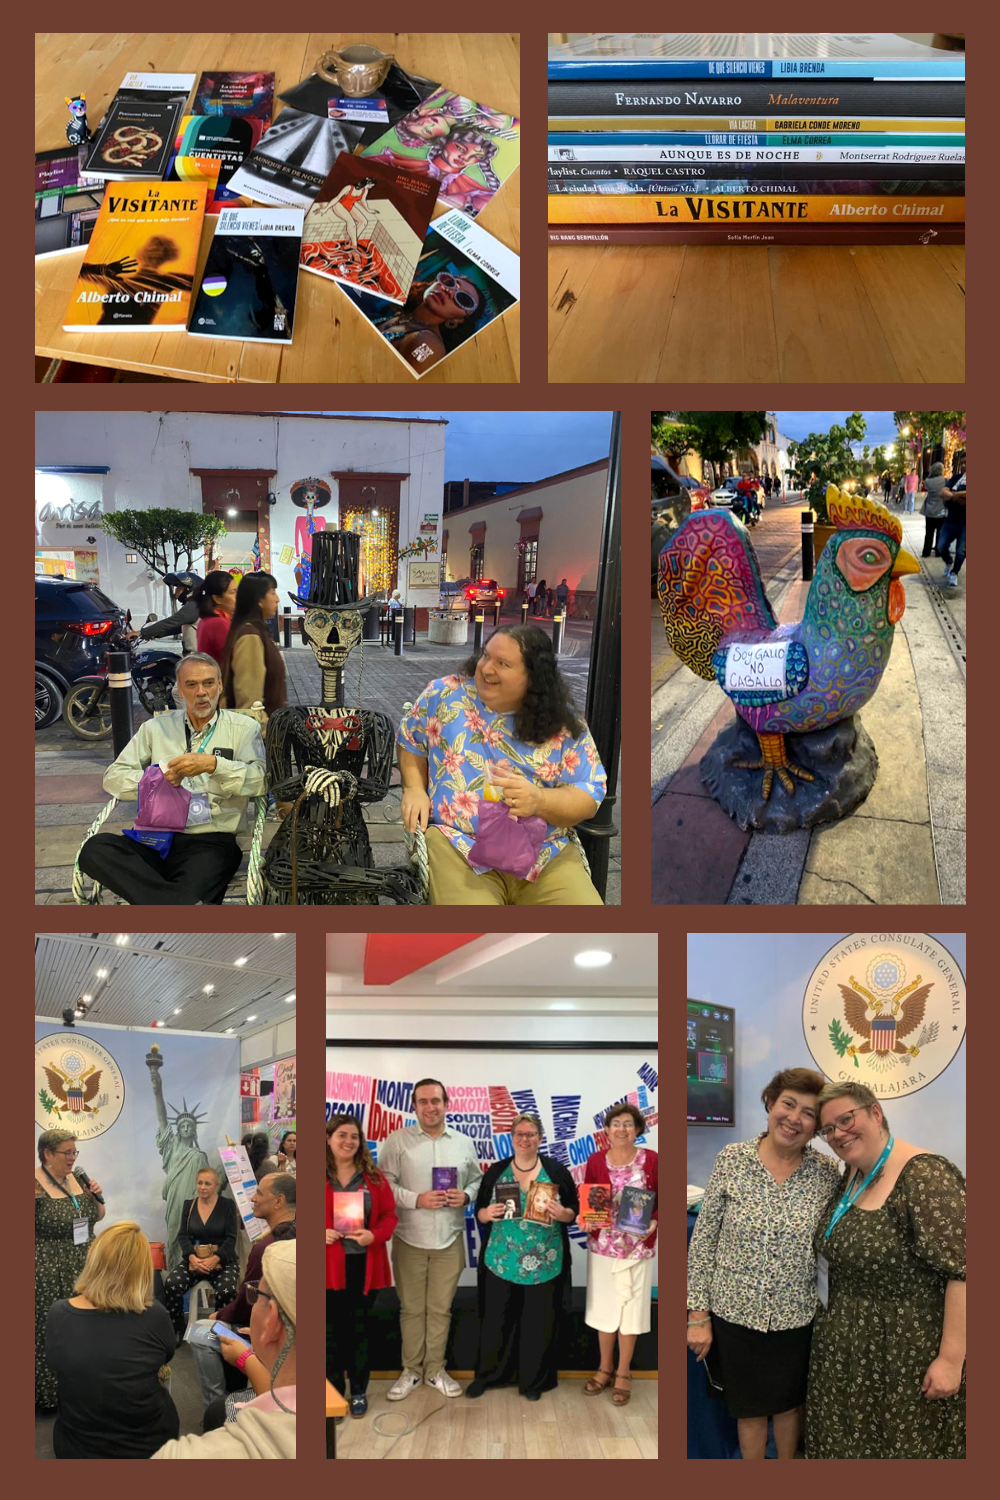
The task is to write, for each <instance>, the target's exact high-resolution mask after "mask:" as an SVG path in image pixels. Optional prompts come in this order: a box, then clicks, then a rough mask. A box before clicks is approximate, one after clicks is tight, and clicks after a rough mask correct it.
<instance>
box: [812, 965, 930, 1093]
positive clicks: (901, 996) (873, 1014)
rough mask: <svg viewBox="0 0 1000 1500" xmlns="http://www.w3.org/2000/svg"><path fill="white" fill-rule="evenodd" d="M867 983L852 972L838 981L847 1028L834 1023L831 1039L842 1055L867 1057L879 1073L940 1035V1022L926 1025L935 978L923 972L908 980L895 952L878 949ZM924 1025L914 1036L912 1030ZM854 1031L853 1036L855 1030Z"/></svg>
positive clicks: (856, 1059)
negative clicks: (846, 980) (925, 980)
mask: <svg viewBox="0 0 1000 1500" xmlns="http://www.w3.org/2000/svg"><path fill="white" fill-rule="evenodd" d="M865 979H866V983H865V984H861V983H860V981H859V980H857V979H855V977H854V975H853V974H852V975H851V976H850V982H849V983H848V984H841V985H838V989H839V990H840V993H841V995H842V996H843V997H844V1019H845V1021H846V1022H847V1025H848V1027H849V1028H850V1030H849V1031H845V1030H844V1029H843V1027H842V1026H841V1024H840V1022H839V1020H837V1019H836V1018H835V1019H834V1020H833V1021H831V1022H830V1040H831V1042H832V1043H833V1046H834V1048H835V1050H836V1051H837V1053H838V1054H839V1055H840V1056H841V1057H849V1058H851V1059H852V1061H853V1063H854V1066H855V1067H856V1068H857V1067H858V1066H859V1065H858V1058H859V1057H866V1058H867V1059H868V1061H869V1063H870V1064H871V1065H872V1066H873V1067H874V1068H875V1069H876V1070H877V1071H879V1072H887V1071H888V1070H890V1069H891V1068H893V1067H895V1066H896V1064H897V1063H899V1062H902V1061H903V1060H904V1059H912V1058H915V1057H916V1056H917V1055H918V1053H919V1052H920V1049H921V1048H922V1047H926V1046H929V1045H930V1044H931V1043H932V1042H934V1041H936V1040H937V1036H938V1030H939V1026H938V1023H937V1021H932V1022H931V1023H930V1024H929V1025H923V1026H922V1023H923V1020H924V1012H925V1010H926V1008H927V997H928V995H929V994H930V992H931V990H932V989H933V988H934V983H933V981H931V983H930V984H924V983H923V982H922V976H921V975H920V974H918V975H917V977H916V978H915V979H914V980H912V981H911V982H910V983H909V984H907V983H906V970H905V968H904V967H903V965H902V963H901V962H900V960H899V959H898V958H897V957H896V955H895V954H885V953H882V954H879V955H878V956H877V957H876V958H874V959H873V960H872V962H871V963H870V964H869V966H868V970H867V972H866V974H865ZM920 1026H922V1030H921V1032H920V1035H919V1036H918V1037H917V1038H916V1039H915V1040H914V1039H913V1033H914V1032H915V1031H916V1030H917V1028H918V1027H920ZM852 1032H853V1033H856V1035H851V1033H852Z"/></svg>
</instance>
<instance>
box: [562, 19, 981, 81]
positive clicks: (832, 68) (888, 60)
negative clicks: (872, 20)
mask: <svg viewBox="0 0 1000 1500" xmlns="http://www.w3.org/2000/svg"><path fill="white" fill-rule="evenodd" d="M549 77H550V78H627V79H629V80H632V79H637V78H642V79H691V78H698V79H701V78H713V79H714V78H741V79H742V78H795V79H804V80H806V81H807V82H813V81H814V80H815V79H817V78H824V79H826V78H866V79H870V80H882V79H891V78H929V79H948V78H955V79H964V77H965V53H964V52H944V51H941V50H940V49H938V48H936V47H925V46H923V45H922V44H921V43H920V42H911V41H910V40H909V39H908V38H906V37H902V36H899V35H898V34H897V33H896V32H888V31H883V32H865V33H861V34H858V33H853V32H831V31H827V32H821V33H815V32H775V31H758V32H750V31H741V32H736V33H725V32H700V33H697V32H648V31H618V32H615V31H602V32H596V33H593V34H590V35H586V36H578V37H574V38H573V40H572V41H570V42H563V43H560V44H558V45H553V46H550V47H549Z"/></svg>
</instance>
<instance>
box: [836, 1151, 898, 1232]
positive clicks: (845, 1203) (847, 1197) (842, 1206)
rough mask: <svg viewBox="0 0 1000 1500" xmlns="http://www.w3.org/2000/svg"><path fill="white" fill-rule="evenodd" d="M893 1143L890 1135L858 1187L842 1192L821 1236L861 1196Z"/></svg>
mask: <svg viewBox="0 0 1000 1500" xmlns="http://www.w3.org/2000/svg"><path fill="white" fill-rule="evenodd" d="M894 1145H895V1140H894V1138H893V1137H892V1136H890V1137H889V1139H888V1140H887V1141H886V1143H885V1150H884V1151H883V1152H882V1155H881V1156H880V1157H879V1159H878V1161H877V1162H876V1163H875V1165H874V1166H873V1167H872V1169H871V1171H870V1172H869V1173H868V1176H867V1177H866V1178H865V1180H864V1182H862V1183H861V1184H860V1186H859V1187H856V1188H855V1189H854V1191H853V1192H852V1191H851V1190H850V1188H848V1190H847V1192H846V1193H845V1194H844V1196H843V1198H841V1200H840V1202H839V1203H838V1204H837V1207H836V1208H835V1209H834V1211H833V1218H832V1219H831V1220H830V1222H829V1224H828V1225H827V1227H826V1233H825V1234H824V1236H823V1238H824V1239H825V1240H828V1239H829V1238H830V1236H831V1234H832V1233H833V1231H834V1229H835V1228H836V1227H837V1225H838V1224H839V1223H840V1221H841V1219H842V1218H843V1217H844V1215H845V1214H846V1212H847V1210H848V1209H849V1208H853V1207H854V1205H855V1203H856V1202H857V1201H858V1199H859V1198H860V1197H861V1194H862V1193H863V1192H864V1190H865V1188H866V1187H867V1186H868V1184H869V1183H870V1182H871V1181H872V1179H873V1178H875V1177H877V1176H878V1174H879V1173H880V1172H881V1170H882V1168H883V1167H884V1166H885V1164H886V1162H887V1161H888V1159H889V1152H890V1151H891V1150H892V1148H893V1146H894Z"/></svg>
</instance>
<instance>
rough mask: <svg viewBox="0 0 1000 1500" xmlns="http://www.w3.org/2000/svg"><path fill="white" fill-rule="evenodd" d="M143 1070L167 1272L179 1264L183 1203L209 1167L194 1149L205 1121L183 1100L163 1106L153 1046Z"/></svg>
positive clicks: (160, 1060)
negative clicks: (151, 1107)
mask: <svg viewBox="0 0 1000 1500" xmlns="http://www.w3.org/2000/svg"><path fill="white" fill-rule="evenodd" d="M146 1067H147V1068H148V1069H149V1077H150V1082H151V1083H152V1085H153V1099H154V1101H155V1103H156V1120H157V1125H158V1127H159V1128H158V1129H157V1132H156V1149H157V1150H158V1151H159V1153H160V1159H161V1161H162V1162H163V1173H164V1176H163V1201H164V1205H165V1206H164V1217H165V1219H166V1221H167V1241H166V1247H167V1270H168V1271H172V1270H174V1268H175V1267H176V1266H178V1265H180V1262H181V1251H180V1246H179V1245H178V1243H177V1234H178V1231H179V1229H180V1225H181V1211H182V1209H183V1206H184V1200H185V1199H186V1198H194V1197H195V1196H196V1194H195V1179H196V1178H197V1176H198V1173H199V1172H200V1171H201V1169H202V1167H207V1166H208V1164H209V1163H208V1157H207V1156H206V1155H205V1153H204V1151H203V1150H202V1149H201V1147H200V1146H199V1145H198V1121H199V1119H205V1118H206V1117H205V1116H204V1115H199V1114H198V1106H197V1104H196V1105H195V1106H194V1108H193V1109H188V1104H187V1099H186V1098H183V1097H182V1100H181V1103H182V1106H183V1107H182V1108H181V1109H176V1108H175V1107H174V1105H172V1104H169V1103H168V1104H167V1105H165V1104H164V1102H163V1080H162V1078H161V1077H160V1069H161V1068H162V1067H163V1055H162V1053H161V1052H160V1049H159V1047H158V1046H157V1045H156V1043H155V1042H154V1043H153V1045H152V1047H150V1049H149V1051H148V1052H147V1053H146ZM168 1108H169V1109H170V1110H171V1111H172V1113H173V1116H174V1120H173V1126H172V1127H171V1124H170V1121H169V1120H168V1119H167V1109H168Z"/></svg>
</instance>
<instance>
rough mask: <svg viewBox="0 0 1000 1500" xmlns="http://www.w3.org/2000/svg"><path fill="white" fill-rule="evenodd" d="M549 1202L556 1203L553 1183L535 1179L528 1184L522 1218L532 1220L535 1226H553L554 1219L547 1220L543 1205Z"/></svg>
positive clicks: (557, 1196)
mask: <svg viewBox="0 0 1000 1500" xmlns="http://www.w3.org/2000/svg"><path fill="white" fill-rule="evenodd" d="M546 1200H548V1201H549V1202H555V1203H558V1201H559V1195H558V1190H557V1188H556V1185H555V1183H554V1182H539V1181H538V1180H537V1179H536V1180H535V1181H534V1182H532V1183H529V1184H528V1192H527V1196H526V1198H525V1201H524V1217H525V1218H526V1219H532V1220H534V1222H535V1223H536V1224H555V1223H556V1222H557V1221H556V1220H555V1219H551V1218H549V1215H548V1212H547V1210H546V1209H545V1208H544V1207H543V1204H544V1203H545V1202H546Z"/></svg>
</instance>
